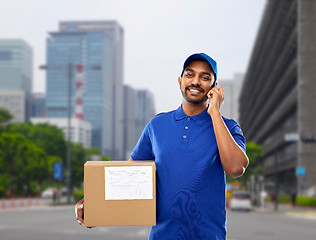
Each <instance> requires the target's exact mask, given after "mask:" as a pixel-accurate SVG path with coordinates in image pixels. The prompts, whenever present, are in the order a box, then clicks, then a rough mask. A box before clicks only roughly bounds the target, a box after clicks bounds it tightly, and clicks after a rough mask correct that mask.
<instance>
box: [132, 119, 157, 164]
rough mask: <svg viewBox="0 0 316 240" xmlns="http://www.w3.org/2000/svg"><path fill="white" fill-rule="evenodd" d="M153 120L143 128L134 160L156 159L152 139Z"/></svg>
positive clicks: (133, 154)
mask: <svg viewBox="0 0 316 240" xmlns="http://www.w3.org/2000/svg"><path fill="white" fill-rule="evenodd" d="M150 130H151V122H149V123H148V124H147V125H146V127H145V128H144V130H143V133H142V135H141V136H140V138H139V140H138V142H137V144H136V146H135V148H134V150H133V152H132V154H131V158H132V159H133V160H155V156H154V154H153V151H152V141H151V134H150Z"/></svg>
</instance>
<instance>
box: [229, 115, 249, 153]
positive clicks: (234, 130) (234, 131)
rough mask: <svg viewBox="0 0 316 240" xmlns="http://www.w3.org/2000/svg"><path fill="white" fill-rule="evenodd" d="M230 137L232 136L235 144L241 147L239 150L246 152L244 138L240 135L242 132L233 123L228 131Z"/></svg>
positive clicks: (237, 125) (236, 124)
mask: <svg viewBox="0 0 316 240" xmlns="http://www.w3.org/2000/svg"><path fill="white" fill-rule="evenodd" d="M229 131H230V133H231V135H232V136H233V138H234V140H235V142H236V143H237V144H238V145H239V146H240V147H241V149H242V150H243V151H244V152H246V146H245V141H246V140H245V137H244V135H243V133H242V130H241V128H240V126H239V124H238V123H237V122H235V121H234V124H233V126H232V128H231V129H230V130H229Z"/></svg>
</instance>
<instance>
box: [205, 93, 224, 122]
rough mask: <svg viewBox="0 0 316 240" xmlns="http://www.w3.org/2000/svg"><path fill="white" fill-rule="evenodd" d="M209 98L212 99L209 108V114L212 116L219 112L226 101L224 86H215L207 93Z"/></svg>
mask: <svg viewBox="0 0 316 240" xmlns="http://www.w3.org/2000/svg"><path fill="white" fill-rule="evenodd" d="M207 97H208V99H211V102H210V105H209V107H208V109H207V112H208V114H209V115H211V116H212V114H214V113H219V109H220V108H221V106H222V104H223V103H224V91H223V88H222V87H213V88H212V89H211V90H210V91H209V92H208V93H207Z"/></svg>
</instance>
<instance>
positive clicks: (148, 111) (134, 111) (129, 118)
mask: <svg viewBox="0 0 316 240" xmlns="http://www.w3.org/2000/svg"><path fill="white" fill-rule="evenodd" d="M154 116H155V106H154V99H153V95H152V93H151V92H150V91H148V90H136V89H133V88H132V87H130V86H128V85H125V86H124V152H125V159H128V158H129V157H130V155H131V153H132V151H133V149H134V147H135V146H136V144H137V141H138V139H139V137H140V135H141V133H142V132H143V129H144V128H145V126H146V125H147V123H148V122H149V121H150V120H151V119H152V118H153V117H154Z"/></svg>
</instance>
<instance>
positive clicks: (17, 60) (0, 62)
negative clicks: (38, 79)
mask: <svg viewBox="0 0 316 240" xmlns="http://www.w3.org/2000/svg"><path fill="white" fill-rule="evenodd" d="M32 68H33V49H32V48H31V46H30V45H29V44H27V43H26V42H25V41H24V40H22V39H0V90H1V93H2V94H4V95H5V96H4V97H3V101H4V102H6V106H7V108H8V110H10V109H11V108H12V107H13V108H14V105H15V104H17V102H16V101H20V102H19V104H18V105H24V106H25V107H22V108H19V109H24V110H23V111H24V112H23V113H21V114H22V115H19V117H17V119H18V121H27V120H28V119H29V117H30V114H31V107H32V106H31V91H32V77H33V76H32V74H33V69H32ZM11 91H13V92H12V96H11V97H10V92H11ZM18 92H19V93H18ZM17 96H19V97H17ZM9 99H14V100H13V102H12V101H9ZM11 103H12V104H13V105H12V104H11ZM14 111H15V110H14ZM14 111H13V112H14ZM13 112H12V113H13ZM13 115H14V113H13Z"/></svg>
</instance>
